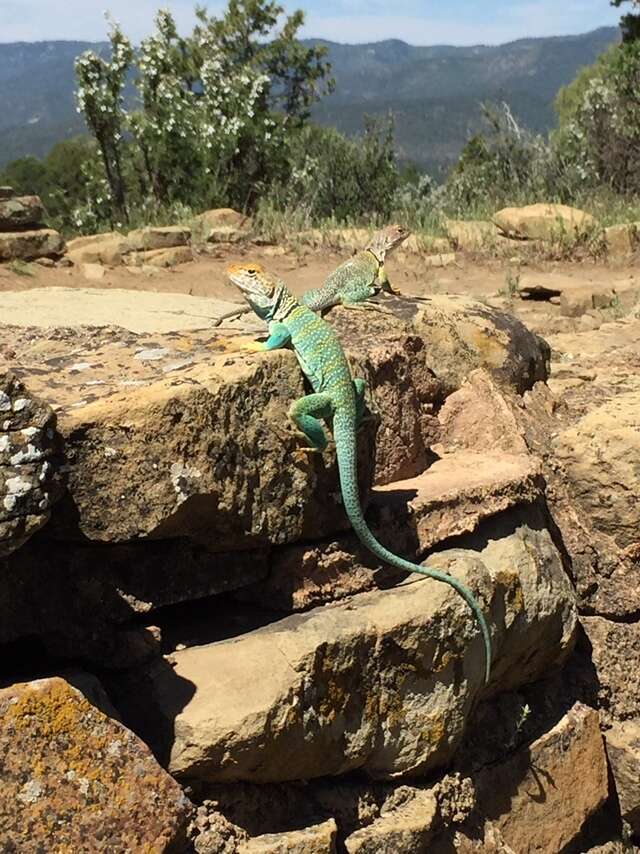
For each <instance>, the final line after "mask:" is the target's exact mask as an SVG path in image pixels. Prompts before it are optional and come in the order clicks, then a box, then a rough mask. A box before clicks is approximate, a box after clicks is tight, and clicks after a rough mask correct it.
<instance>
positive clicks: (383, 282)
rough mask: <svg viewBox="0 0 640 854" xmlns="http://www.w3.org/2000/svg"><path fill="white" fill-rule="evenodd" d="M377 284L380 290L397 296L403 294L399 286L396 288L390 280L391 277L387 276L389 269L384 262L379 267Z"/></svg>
mask: <svg viewBox="0 0 640 854" xmlns="http://www.w3.org/2000/svg"><path fill="white" fill-rule="evenodd" d="M376 286H377V288H378V290H381V291H384V292H385V293H387V294H395V295H396V296H397V297H401V296H402V291H399V290H398V289H397V288H394V287H393V285H392V284H391V282H390V281H389V277H388V276H387V271H386V269H385V266H384V264H380V268H379V269H378V275H377V277H376Z"/></svg>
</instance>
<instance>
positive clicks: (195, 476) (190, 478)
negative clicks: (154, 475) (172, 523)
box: [170, 463, 202, 504]
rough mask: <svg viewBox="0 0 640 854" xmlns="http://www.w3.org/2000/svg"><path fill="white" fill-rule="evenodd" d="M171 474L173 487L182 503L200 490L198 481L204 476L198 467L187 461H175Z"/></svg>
mask: <svg viewBox="0 0 640 854" xmlns="http://www.w3.org/2000/svg"><path fill="white" fill-rule="evenodd" d="M170 476H171V483H172V485H173V489H174V491H175V493H176V495H177V496H178V503H180V504H181V503H182V502H183V501H186V500H187V498H189V496H191V495H195V494H196V493H197V492H198V483H197V481H198V480H199V479H200V478H201V477H202V473H201V472H200V471H199V470H198V469H197V468H193V467H192V466H188V465H186V464H185V463H174V464H173V465H172V466H171V469H170Z"/></svg>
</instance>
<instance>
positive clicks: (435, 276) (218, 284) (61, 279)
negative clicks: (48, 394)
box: [0, 245, 640, 327]
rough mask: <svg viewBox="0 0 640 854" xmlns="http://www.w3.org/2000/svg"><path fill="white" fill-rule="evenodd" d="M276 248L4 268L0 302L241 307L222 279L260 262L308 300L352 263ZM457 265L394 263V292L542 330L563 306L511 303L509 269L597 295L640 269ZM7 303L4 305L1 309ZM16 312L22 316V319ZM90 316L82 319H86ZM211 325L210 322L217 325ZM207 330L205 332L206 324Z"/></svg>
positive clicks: (463, 259)
mask: <svg viewBox="0 0 640 854" xmlns="http://www.w3.org/2000/svg"><path fill="white" fill-rule="evenodd" d="M282 251H283V250H281V249H279V248H278V247H270V246H267V247H265V246H254V245H245V246H238V247H229V248H227V247H220V248H217V249H216V250H214V254H208V255H201V256H199V257H197V258H196V259H195V260H194V261H193V262H190V263H188V264H181V265H179V266H177V267H174V268H172V269H158V270H157V272H155V273H154V274H153V275H147V274H146V273H143V272H142V271H141V270H135V271H133V272H132V271H131V269H129V268H127V267H115V268H107V270H106V274H105V276H104V277H103V278H102V279H100V280H97V281H91V280H88V279H87V278H85V276H84V275H83V273H82V270H81V268H79V267H69V268H64V267H53V268H45V267H41V266H39V265H38V264H35V263H34V264H31V265H30V266H29V270H30V272H31V273H32V275H24V274H23V275H20V274H19V273H16V272H15V271H14V270H12V269H11V268H10V267H9V266H7V265H0V295H1V294H2V293H4V292H20V291H26V290H32V289H36V288H53V287H57V288H61V287H62V288H84V289H87V288H89V289H93V288H95V289H100V290H102V291H104V290H112V289H125V290H128V291H150V292H156V293H166V294H188V295H190V296H195V297H207V298H209V299H212V300H216V301H217V300H221V301H225V302H226V301H230V302H240V299H239V296H238V294H237V292H236V291H235V289H234V288H233V287H232V286H231V285H230V284H229V283H228V281H227V279H226V275H225V270H226V268H227V266H228V265H229V264H231V263H234V262H237V261H242V260H255V261H258V262H259V263H262V264H263V265H264V266H265V267H266V268H267V269H269V270H271V271H273V272H274V273H276V274H277V275H279V276H281V277H282V278H283V279H284V280H285V281H286V282H287V284H288V285H289V286H290V287H291V289H292V290H293V291H294V292H295V293H303V292H304V291H305V290H307V289H308V288H310V287H317V286H318V285H320V284H322V282H323V280H324V278H325V277H326V276H327V274H328V273H329V272H331V271H332V270H333V269H335V267H336V266H337V265H338V264H339V263H340V262H341V261H342V260H344V258H345V257H348V254H349V253H348V251H346V252H345V253H344V254H342V255H340V254H336V253H334V254H328V253H322V252H320V251H318V250H315V251H314V250H309V251H306V252H302V253H301V252H300V251H294V250H290V251H285V252H284V254H277V253H279V252H282ZM456 257H457V260H456V263H455V264H454V265H451V266H448V267H445V268H434V267H430V266H429V265H428V263H427V262H426V261H425V259H424V258H423V257H422V256H419V255H413V254H408V253H407V254H404V255H403V256H395V257H391V258H390V259H389V261H388V263H387V270H388V273H389V278H390V280H391V282H392V283H393V285H394V286H395V287H397V288H399V289H400V290H401V291H402V292H403V293H405V294H416V295H420V296H423V295H428V294H431V293H439V294H444V293H458V294H467V295H469V296H473V297H476V298H480V299H488V300H490V301H491V302H492V304H496V305H501V306H502V307H504V308H505V309H507V310H510V311H512V312H514V313H515V314H517V315H518V316H521V317H522V319H523V320H525V321H527V320H530V321H531V324H532V325H533V326H536V327H540V326H542V327H544V323H545V318H549V319H551V318H554V317H557V316H558V315H559V311H560V309H559V306H557V305H553V304H551V303H549V302H532V301H529V300H528V301H525V300H521V299H514V300H510V299H508V298H507V296H506V293H505V289H506V276H507V271H508V270H509V269H511V270H512V271H514V272H515V273H518V274H519V277H520V278H519V285H520V287H527V286H534V285H544V286H546V287H549V288H557V289H558V290H567V289H574V288H581V287H584V286H590V287H592V288H596V289H597V288H602V289H614V290H616V291H625V290H626V291H628V290H630V289H631V290H635V289H636V288H640V267H638V266H637V265H636V266H630V265H624V266H623V265H615V264H610V265H607V264H594V263H588V262H580V263H577V262H576V263H570V262H535V263H534V262H525V263H523V264H522V265H519V264H517V263H515V262H514V261H513V260H510V261H506V260H501V259H482V258H480V259H479V258H477V257H473V256H465V255H463V254H459V255H457V256H456ZM1 305H2V300H0V306H1ZM22 305H23V308H22V309H18V308H14V307H11V305H9V306H6V305H5V307H4V308H0V314H1V315H2V316H0V322H4V323H9V324H11V323H19V324H20V325H23V324H25V322H26V323H28V312H29V303H28V301H26V302H23V303H22ZM18 313H20V314H24V316H22V317H18ZM84 314H86V312H83V315H84ZM212 319H213V318H212ZM66 322H67V324H68V325H73V324H74V323H77V322H86V319H85V318H84V317H83V319H82V320H81V321H80V320H74V317H73V312H71V314H70V315H69V316H68V317H67V318H66ZM203 325H207V323H206V320H205V321H204V322H203Z"/></svg>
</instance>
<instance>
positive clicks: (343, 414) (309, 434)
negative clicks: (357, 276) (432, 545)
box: [228, 264, 491, 682]
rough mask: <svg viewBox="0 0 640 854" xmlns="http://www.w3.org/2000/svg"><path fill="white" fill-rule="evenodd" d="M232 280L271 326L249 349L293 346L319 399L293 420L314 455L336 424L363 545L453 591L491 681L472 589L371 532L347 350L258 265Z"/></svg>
mask: <svg viewBox="0 0 640 854" xmlns="http://www.w3.org/2000/svg"><path fill="white" fill-rule="evenodd" d="M228 275H229V278H230V280H231V282H233V284H234V285H236V287H238V288H239V289H240V290H241V291H242V293H243V294H244V296H245V298H246V300H247V301H248V303H249V305H250V306H251V308H252V310H253V311H254V312H255V313H256V314H257V315H258V317H260V318H261V319H262V320H266V321H267V322H268V324H269V338H268V339H267V341H265V342H264V343H258V342H255V341H252V342H250V344H248V345H245V346H246V347H247V349H251V350H276V349H278V348H280V347H284V346H285V345H286V344H288V343H291V345H292V346H293V349H294V351H295V354H296V356H297V358H298V361H299V363H300V367H301V368H302V370H303V372H304V374H305V376H306V377H307V379H308V380H309V382H310V383H311V386H312V388H313V394H309V395H307V396H306V397H302V398H300V399H299V400H296V401H295V402H294V403H293V404H292V405H291V407H290V409H289V412H288V415H289V417H290V418H291V420H292V421H293V422H294V424H295V425H296V426H297V427H298V428H299V429H300V430H301V431H302V433H304V435H305V436H306V438H307V439H308V440H309V442H310V444H311V446H312V447H311V448H308V449H307V450H309V451H319V452H322V451H324V450H325V448H326V447H327V444H328V442H327V436H326V433H325V430H324V427H323V425H322V422H321V420H320V419H325V420H326V419H332V421H333V436H334V440H335V445H336V455H337V459H338V470H339V475H340V488H341V491H342V499H343V502H344V508H345V511H346V513H347V516H348V517H349V520H350V522H351V524H352V526H353V529H354V531H355V532H356V534H357V536H358V538H359V539H360V540H361V542H362V543H363V544H364V545H365V546H366V547H367V548H368V549H369V550H370V551H371V552H373V554H375V555H376V556H377V557H379V558H380V559H381V560H384V561H386V562H387V563H390V564H391V565H392V566H396V567H398V568H399V569H404V570H405V571H407V572H417V573H420V574H421V575H426V576H428V577H429V578H435V579H436V580H437V581H443V582H444V583H445V584H449V585H450V586H451V587H453V588H454V589H455V590H456V591H457V592H458V593H459V594H460V595H461V596H462V598H463V599H464V600H465V602H466V603H467V605H468V606H469V607H470V608H471V610H472V611H473V613H474V615H475V617H476V619H477V620H478V623H479V625H480V629H481V631H482V635H483V639H484V648H485V682H488V680H489V673H490V670H491V637H490V635H489V630H488V628H487V624H486V622H485V618H484V615H483V613H482V609H481V608H480V605H479V604H478V602H477V600H476V599H475V597H474V595H473V593H472V592H471V590H469V589H468V588H467V587H466V586H465V585H464V584H462V582H460V581H458V580H457V579H456V578H453V577H452V576H450V575H448V574H447V573H445V572H441V571H440V570H437V569H430V568H428V567H424V566H420V565H418V564H415V563H411V562H410V561H408V560H404V559H403V558H401V557H398V556H397V555H395V554H393V552H391V551H389V550H388V549H386V548H385V547H384V546H383V545H382V544H381V543H379V542H378V541H377V540H376V538H375V537H374V535H373V534H372V532H371V531H370V529H369V527H368V526H367V523H366V521H365V518H364V515H363V513H362V508H361V506H360V498H359V496H358V477H357V469H356V464H357V462H356V443H357V437H356V433H357V429H358V424H359V422H360V420H361V419H362V416H363V413H364V408H365V404H364V392H365V381H364V380H363V379H353V378H352V376H351V369H350V368H349V363H348V362H347V358H346V356H345V354H344V351H343V349H342V347H341V345H340V342H339V341H338V338H337V337H336V334H335V333H334V331H333V329H332V328H331V326H330V325H329V324H328V323H326V322H325V321H324V320H322V318H321V317H320V316H319V315H317V314H314V312H312V311H311V310H310V309H309V308H308V307H307V306H305V305H301V304H300V303H299V302H298V301H297V300H296V299H295V298H294V297H293V295H292V294H291V293H290V292H289V290H288V289H287V287H286V286H285V284H284V282H282V281H280V280H279V279H277V278H275V277H273V276H270V275H269V274H268V273H266V272H265V271H264V270H263V269H262V267H260V266H259V265H258V264H237V265H232V266H231V267H229V269H228Z"/></svg>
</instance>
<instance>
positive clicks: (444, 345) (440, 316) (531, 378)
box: [413, 295, 550, 393]
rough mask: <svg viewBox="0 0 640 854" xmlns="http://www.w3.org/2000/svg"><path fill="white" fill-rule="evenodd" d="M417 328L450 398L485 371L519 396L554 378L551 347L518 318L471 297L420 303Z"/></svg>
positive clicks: (437, 298) (444, 298) (435, 299)
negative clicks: (477, 371)
mask: <svg viewBox="0 0 640 854" xmlns="http://www.w3.org/2000/svg"><path fill="white" fill-rule="evenodd" d="M413 327H414V329H415V330H416V332H417V333H418V334H419V335H420V336H421V337H422V338H423V340H424V341H425V344H426V347H427V350H428V352H429V354H430V364H431V366H432V369H433V371H434V373H435V375H436V376H437V377H438V379H440V380H442V382H443V383H444V384H445V387H446V389H447V391H448V392H451V391H454V390H455V389H457V388H459V387H460V386H461V384H462V382H463V381H464V379H465V377H466V376H468V374H469V373H470V372H471V371H472V370H473V369H474V368H480V367H483V368H486V369H487V370H489V371H490V372H491V373H492V374H493V375H494V376H495V377H496V378H498V379H499V380H500V381H502V382H504V383H505V384H507V385H509V386H512V387H513V388H515V390H516V391H518V392H520V393H521V392H523V391H525V390H526V389H528V388H531V387H532V386H533V385H534V383H536V382H537V381H538V380H546V379H547V377H548V375H549V359H550V351H549V346H548V344H547V343H546V342H545V341H544V340H543V339H542V338H540V337H538V336H537V335H534V334H533V333H532V332H530V331H529V330H528V329H527V328H526V326H525V325H524V324H523V323H521V322H520V321H519V320H516V318H515V317H513V316H512V315H509V314H504V313H502V312H500V311H497V310H496V309H492V308H490V307H489V306H487V305H484V304H483V303H480V302H477V301H476V300H473V299H470V298H468V297H460V296H454V295H447V296H445V295H433V296H432V297H429V299H428V300H426V301H425V302H423V303H421V309H420V310H419V311H418V313H417V315H416V316H415V318H414V320H413Z"/></svg>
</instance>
